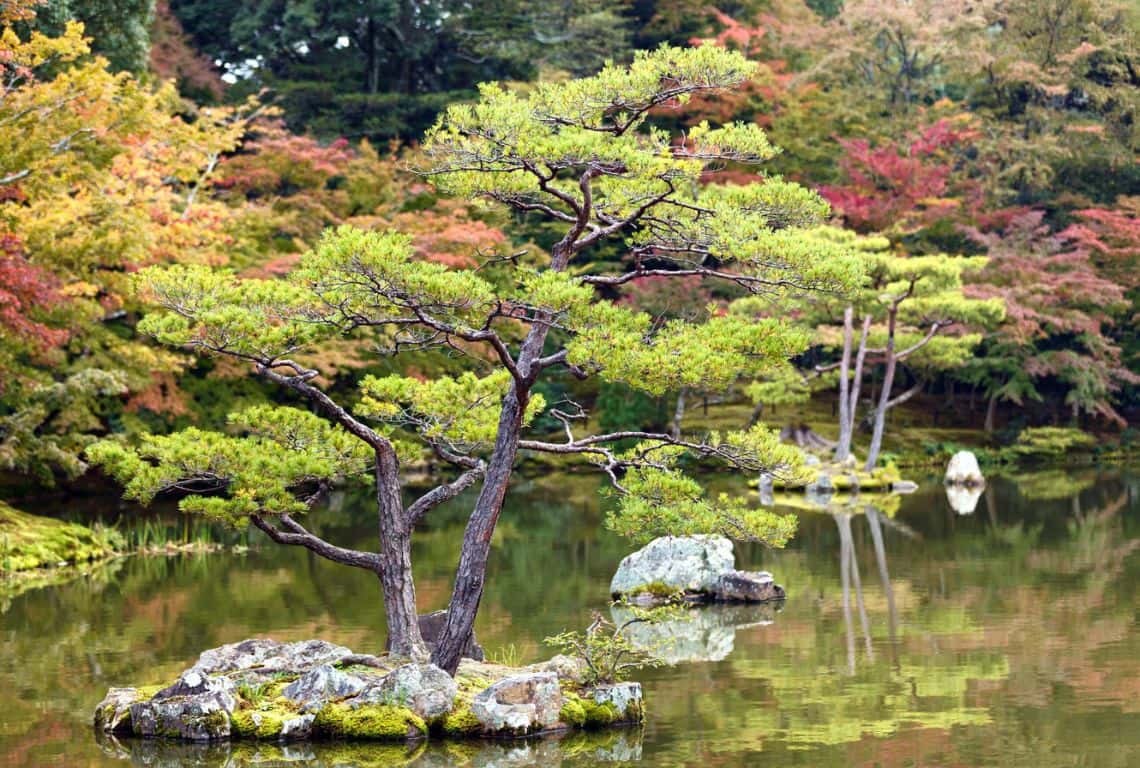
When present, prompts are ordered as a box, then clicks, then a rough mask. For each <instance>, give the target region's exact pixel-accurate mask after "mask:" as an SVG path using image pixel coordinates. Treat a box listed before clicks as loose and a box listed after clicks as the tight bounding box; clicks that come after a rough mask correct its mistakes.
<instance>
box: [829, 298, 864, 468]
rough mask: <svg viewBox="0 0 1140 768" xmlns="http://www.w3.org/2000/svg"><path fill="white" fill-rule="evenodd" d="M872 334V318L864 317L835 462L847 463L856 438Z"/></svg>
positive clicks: (836, 447) (840, 426)
mask: <svg viewBox="0 0 1140 768" xmlns="http://www.w3.org/2000/svg"><path fill="white" fill-rule="evenodd" d="M870 334H871V316H870V315H864V316H863V329H862V331H861V333H860V334H859V348H858V350H857V351H856V353H855V370H854V371H853V372H852V375H851V385H850V393H849V395H848V400H847V420H846V421H845V422H844V421H843V420H842V419H841V420H840V422H841V423H840V425H839V442H838V443H837V444H836V446H835V460H836V461H846V459H847V457H848V456H850V455H851V443H852V441H853V440H854V437H855V416H856V413H857V412H858V410H859V390H860V388H861V387H862V384H863V363H864V361H865V360H866V357H867V338H868V336H870Z"/></svg>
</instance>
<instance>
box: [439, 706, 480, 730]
mask: <svg viewBox="0 0 1140 768" xmlns="http://www.w3.org/2000/svg"><path fill="white" fill-rule="evenodd" d="M438 727H439V730H440V731H442V732H443V733H444V734H446V735H448V736H474V735H476V734H478V733H479V732H480V731H482V730H483V724H482V723H480V722H479V718H477V717H475V713H474V712H472V711H471V704H470V702H467V701H458V700H457V701H456V702H455V708H454V709H452V710H451V711H450V712H448V713H447V714H446V715H444V716H443V717H442V718H441V719H440V721H439V726H438Z"/></svg>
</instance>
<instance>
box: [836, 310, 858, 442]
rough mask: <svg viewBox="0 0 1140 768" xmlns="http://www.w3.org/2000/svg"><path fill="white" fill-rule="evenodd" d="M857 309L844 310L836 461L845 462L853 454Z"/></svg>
mask: <svg viewBox="0 0 1140 768" xmlns="http://www.w3.org/2000/svg"><path fill="white" fill-rule="evenodd" d="M854 318H855V308H854V307H847V308H846V309H844V310H843V357H842V358H841V359H840V362H839V440H838V442H837V443H836V445H835V460H836V461H843V460H844V459H846V458H847V455H848V454H849V453H851V422H850V419H849V418H848V412H849V411H850V403H849V400H848V398H849V397H850V394H851V380H850V374H851V337H852V335H853V333H854V330H853V325H854Z"/></svg>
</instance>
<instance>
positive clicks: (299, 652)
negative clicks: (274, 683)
mask: <svg viewBox="0 0 1140 768" xmlns="http://www.w3.org/2000/svg"><path fill="white" fill-rule="evenodd" d="M352 655H353V653H352V651H351V650H349V649H348V648H345V647H344V646H343V645H334V644H332V643H328V642H325V641H324V640H304V641H301V642H297V643H281V642H278V641H276V640H269V639H263V638H256V639H253V640H243V641H242V642H240V643H231V644H229V645H223V646H221V647H219V648H211V649H210V650H208V651H204V652H203V653H202V655H201V656H199V657H198V661H197V662H196V663H195V664H194V666H193V667H192V669H195V670H197V671H199V672H201V673H203V674H207V675H215V674H219V673H222V672H241V671H247V670H248V671H250V672H251V673H253V675H254V676H257V675H260V676H266V677H268V676H273V675H276V674H278V673H289V674H302V673H304V672H307V671H308V670H310V669H312V668H313V667H316V666H320V665H321V664H336V663H337V662H338V661H343V660H344V659H346V658H348V657H349V656H352Z"/></svg>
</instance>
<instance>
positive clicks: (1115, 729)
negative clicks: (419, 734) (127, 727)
mask: <svg viewBox="0 0 1140 768" xmlns="http://www.w3.org/2000/svg"><path fill="white" fill-rule="evenodd" d="M720 484H721V485H723V486H724V487H725V488H728V489H736V490H737V491H739V492H746V491H745V490H744V487H743V483H741V482H740V481H739V480H734V479H725V480H723V482H722V483H720ZM598 490H599V485H598V481H597V480H596V479H594V478H591V477H585V476H551V477H547V478H542V479H520V480H518V481H517V482H516V483H515V485H514V487H513V490H512V493H511V496H510V502H509V505H508V508H507V509H506V510H505V512H504V514H503V517H502V522H501V523H500V526H499V530H498V532H497V535H496V539H495V548H494V552H493V555H492V559H491V572H490V575H489V582H488V590H487V594H486V596H485V598H484V601H483V606H482V610H481V614H480V619H479V622H478V625H477V634H478V637H479V640H480V642H481V643H482V644H483V645H484V646H485V647H486V648H487V649H488V653H489V655H490V656H491V657H492V658H496V659H498V660H503V661H508V662H511V663H516V662H517V663H528V662H531V661H536V660H539V659H540V658H543V657H548V656H549V655H551V653H552V651H551V650H550V649H548V648H546V647H545V646H544V645H543V644H542V640H543V638H544V637H546V636H549V635H553V634H555V633H557V632H559V631H561V630H563V629H567V628H583V627H585V626H586V625H587V624H588V623H589V622H590V621H591V616H592V611H595V610H602V611H608V610H609V608H608V606H607V600H606V597H607V595H606V593H607V587H608V583H609V579H610V576H611V575H612V573H613V571H614V568H615V567H616V565H617V563H618V561H619V560H620V559H621V557H622V556H623V555H625V554H627V553H628V552H629V551H631V549H632V547H631V545H630V544H629V543H628V542H627V541H625V540H622V539H619V538H618V537H616V536H614V535H612V534H609V533H608V532H606V531H605V530H604V529H603V527H602V515H603V512H602V506H601V505H602V502H600V501H599V497H598ZM24 507H25V508H26V509H28V510H29V511H33V512H39V513H42V514H50V513H52V512H53V511H58V510H59V508H60V502H59V501H58V500H55V501H50V502H48V501H44V502H43V503H41V504H39V505H38V508H37V506H36V505H33V504H30V503H24ZM66 509H67V513H66V515H63V516H67V517H71V518H73V519H87V520H92V519H95V518H103V519H108V518H113V517H115V516H117V515H122V517H123V520H122V521H121V524H122V525H142V524H143V522H142V520H143V518H142V513H138V512H137V511H135V510H131V509H121V508H120V505H118V504H117V503H116V502H114V501H112V500H111V498H110V497H109V496H93V497H87V498H81V499H72V500H70V501H68V502H67V506H66ZM462 511H463V510H462V505H461V504H457V505H455V506H453V508H451V509H441V510H439V511H438V514H435V517H434V518H433V519H431V520H429V521H428V524H427V527H426V528H425V530H423V531H422V532H421V533H420V536H419V541H418V544H417V549H416V553H415V557H416V563H417V574H416V575H417V579H418V592H419V597H420V602H421V606H422V608H423V609H424V610H431V609H435V608H440V607H444V606H445V604H446V600H447V597H448V592H449V581H450V577H451V575H452V571H453V568H454V564H455V561H456V557H457V547H458V540H459V538H460V532H461V530H462ZM853 511H854V514H841V515H830V514H822V513H820V514H815V513H803V514H802V515H801V520H800V529H799V533H798V535H797V536H796V539H795V540H794V542H793V543H792V544H791V545H790V546H789V547H788V548H787V549H786V550H783V551H770V550H765V549H763V548H760V547H740V546H738V547H737V563H738V566H739V567H748V568H763V569H767V570H771V571H772V572H773V573H774V574H775V575H776V578H777V581H779V582H780V583H782V584H783V585H784V586H785V587H786V588H787V591H788V596H789V598H788V600H787V602H786V604H785V605H784V606H783V607H782V609H780V610H778V611H777V610H773V609H771V608H765V607H755V608H741V607H737V608H732V609H725V608H720V609H717V608H712V609H708V610H704V611H702V612H699V613H694V614H693V615H692V616H690V617H688V621H678V622H675V623H671V624H669V625H662V626H659V627H655V628H653V631H654V632H655V633H656V635H655V637H656V638H657V639H658V640H662V639H664V640H665V641H666V642H665V644H664V645H662V646H661V652H662V653H663V654H664V655H666V656H667V657H668V658H669V660H670V661H671V662H673V663H672V664H671V665H670V666H666V667H662V668H659V669H654V670H648V671H645V672H643V673H640V674H639V676H638V677H639V679H641V680H642V681H643V682H644V685H645V692H646V699H647V706H648V719H647V722H646V724H645V726H644V728H641V729H630V730H619V731H613V732H608V733H598V734H584V735H575V736H570V737H566V738H564V739H550V740H531V741H522V742H513V743H509V744H483V743H480V742H474V743H461V744H451V745H445V744H430V745H427V746H419V747H414V748H405V747H403V746H390V745H386V746H355V745H344V744H323V745H322V744H316V745H295V746H290V747H284V748H279V747H277V746H264V745H263V746H257V747H255V746H253V745H242V744H235V745H233V746H221V747H187V746H180V745H173V744H164V743H161V742H140V741H131V740H126V741H121V742H107V741H104V742H102V743H100V742H99V741H97V740H96V738H95V735H94V733H93V732H92V729H91V727H90V716H91V712H92V708H93V706H94V705H95V703H96V702H98V701H99V700H100V699H101V698H102V696H103V694H104V692H105V691H106V689H107V688H108V687H109V686H112V685H124V684H148V683H157V682H162V681H164V680H168V679H170V678H172V677H173V676H175V675H176V674H177V673H178V672H179V671H180V670H182V669H183V668H185V667H187V666H189V665H190V664H191V663H192V662H193V661H194V659H195V658H196V657H197V654H198V653H199V652H200V651H201V650H203V649H205V648H209V647H213V646H217V645H221V644H223V643H227V642H233V641H236V640H239V639H242V638H246V637H250V636H255V635H257V636H270V637H274V638H277V639H281V640H295V639H303V638H310V637H321V638H325V639H328V640H331V641H335V642H338V643H342V644H344V645H348V646H349V647H351V648H353V649H355V650H357V651H361V652H372V651H379V650H381V649H382V644H383V611H382V608H381V603H380V599H379V587H378V584H377V583H376V582H375V579H374V578H372V577H370V576H369V574H366V573H363V572H360V571H355V570H352V569H346V568H343V567H340V566H335V565H332V564H330V563H326V562H324V561H322V560H319V559H316V558H314V557H312V556H310V555H309V554H308V553H307V552H304V551H298V550H293V549H283V548H280V547H276V546H274V545H272V544H269V543H268V542H266V543H259V544H258V545H257V546H255V547H253V548H251V549H248V550H244V549H239V550H236V551H233V550H227V551H223V552H216V553H211V554H199V555H182V556H174V557H153V556H152V557H131V558H126V559H123V560H118V561H115V562H112V563H110V564H108V565H105V566H101V567H98V568H95V569H92V570H91V572H90V573H88V574H86V575H84V576H81V577H78V578H75V579H74V580H71V581H68V582H65V583H62V584H57V585H53V586H40V587H35V588H28V589H25V590H24V591H23V592H20V593H16V592H15V591H13V590H11V589H10V588H9V589H8V591H7V592H0V648H2V654H0V690H3V691H4V702H3V704H0V766H20V767H21V768H24V767H26V766H52V765H60V766H118V765H131V764H135V765H152V766H170V767H171V768H173V767H174V766H191V765H193V766H234V767H235V768H236V767H237V766H245V765H250V766H253V765H259V766H269V765H289V766H346V767H347V766H358V767H360V768H364V766H386V765H405V764H408V765H422V766H451V765H454V766H459V765H471V766H492V765H494V766H502V765H511V766H529V765H533V766H553V765H564V766H588V765H603V764H606V765H611V764H615V763H621V762H626V761H629V762H631V763H632V762H640V763H641V764H644V765H651V766H658V765H662V766H664V765H669V766H698V765H699V766H779V767H780V768H785V767H786V766H790V765H793V766H798V765H803V766H816V767H822V766H852V765H855V766H881V767H882V768H888V767H889V766H950V765H953V766H990V765H999V764H1000V765H1002V766H1004V767H1005V768H1011V767H1014V766H1028V767H1031V768H1051V767H1052V766H1073V765H1081V766H1086V767H1088V768H1096V767H1099V766H1104V767H1105V768H1123V767H1124V766H1130V765H1140V627H1138V611H1137V608H1138V606H1140V603H1138V600H1137V586H1138V585H1140V469H1138V470H1133V471H1126V470H1087V471H1086V470H1082V471H1075V472H1060V471H1053V472H1039V473H1035V474H1031V475H1023V476H1018V477H1016V478H1008V479H1002V478H998V479H996V480H994V481H993V482H992V483H991V484H990V487H989V489H987V492H986V494H985V496H984V497H983V498H982V499H981V500H980V502H979V503H978V506H977V509H976V510H975V511H974V512H973V513H972V514H966V515H963V514H959V513H956V512H955V511H954V510H953V509H952V508H951V507H950V505H949V504H948V503H947V500H946V497H945V493H944V491H943V489H942V488H941V486H939V485H937V484H936V483H934V482H929V483H926V484H924V485H923V486H922V488H921V489H920V490H919V492H917V493H915V494H913V495H911V496H908V497H906V498H905V499H903V500H902V502H901V504H900V505H899V508H898V509H897V510H885V511H876V510H874V509H871V510H865V509H856V510H853ZM145 514H148V515H153V513H145ZM318 521H319V525H317V523H318ZM313 523H314V526H315V527H318V528H319V529H320V530H321V532H322V533H324V534H325V535H326V536H327V537H329V538H332V539H334V540H335V541H337V542H338V543H345V544H355V545H357V546H362V547H363V546H369V541H370V538H371V536H372V524H371V521H370V519H369V517H368V510H367V505H366V503H365V501H364V500H361V499H356V498H353V497H350V496H343V497H342V496H338V497H335V498H333V499H332V500H330V503H329V506H328V508H327V509H323V510H321V512H320V513H319V515H316V516H314V518H313ZM252 540H253V541H254V542H255V543H256V542H257V539H252ZM645 640H646V642H652V641H653V638H648V637H646V638H645Z"/></svg>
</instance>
